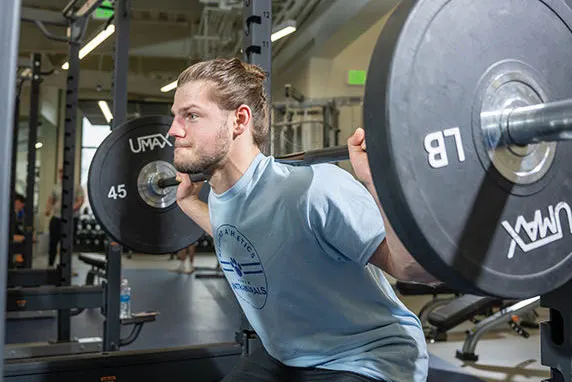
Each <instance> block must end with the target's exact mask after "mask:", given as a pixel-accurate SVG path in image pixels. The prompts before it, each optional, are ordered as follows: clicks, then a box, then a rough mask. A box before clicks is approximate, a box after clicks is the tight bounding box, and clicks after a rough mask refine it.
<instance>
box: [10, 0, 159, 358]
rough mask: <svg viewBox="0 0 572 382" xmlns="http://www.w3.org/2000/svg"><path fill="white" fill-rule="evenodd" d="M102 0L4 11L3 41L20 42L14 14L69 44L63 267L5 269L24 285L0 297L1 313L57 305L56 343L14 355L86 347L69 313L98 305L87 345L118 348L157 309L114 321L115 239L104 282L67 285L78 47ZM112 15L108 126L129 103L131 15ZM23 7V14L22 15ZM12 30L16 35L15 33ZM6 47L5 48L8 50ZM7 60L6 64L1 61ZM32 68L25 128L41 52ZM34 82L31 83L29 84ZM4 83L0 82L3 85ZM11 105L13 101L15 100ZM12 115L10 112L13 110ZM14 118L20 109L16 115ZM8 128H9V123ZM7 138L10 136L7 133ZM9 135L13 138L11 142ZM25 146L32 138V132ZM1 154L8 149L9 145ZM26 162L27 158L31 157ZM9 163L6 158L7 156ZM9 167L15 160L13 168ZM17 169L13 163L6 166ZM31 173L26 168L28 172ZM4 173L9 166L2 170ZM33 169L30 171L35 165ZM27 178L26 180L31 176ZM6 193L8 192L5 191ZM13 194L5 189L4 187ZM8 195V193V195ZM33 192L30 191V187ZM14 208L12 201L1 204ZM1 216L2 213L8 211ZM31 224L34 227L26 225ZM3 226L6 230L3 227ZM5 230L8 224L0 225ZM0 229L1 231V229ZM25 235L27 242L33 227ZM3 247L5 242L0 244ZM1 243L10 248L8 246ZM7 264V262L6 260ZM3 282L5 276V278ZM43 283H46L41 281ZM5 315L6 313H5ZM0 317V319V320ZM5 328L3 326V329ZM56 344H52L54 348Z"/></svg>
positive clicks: (122, 1) (35, 100) (119, 7)
mask: <svg viewBox="0 0 572 382" xmlns="http://www.w3.org/2000/svg"><path fill="white" fill-rule="evenodd" d="M102 1H103V0H88V1H86V2H85V3H84V4H83V6H81V7H80V8H79V9H77V10H75V9H74V8H76V4H77V3H78V0H71V1H70V2H69V3H68V4H67V5H66V7H65V8H64V10H63V11H62V12H61V14H60V13H58V12H50V11H45V10H39V9H34V8H20V4H19V1H18V2H17V3H13V4H11V5H13V6H14V10H13V12H12V13H11V12H6V13H4V14H3V16H6V17H9V19H10V21H11V23H12V24H13V25H14V26H13V30H11V31H10V32H11V33H10V35H8V34H6V36H4V30H3V29H2V32H3V33H2V35H1V36H0V41H3V42H4V41H10V42H11V43H12V44H15V45H14V46H15V47H16V48H17V46H18V37H19V30H18V29H19V24H18V20H19V19H20V17H21V19H22V20H24V21H29V22H34V23H35V24H36V25H37V26H38V28H39V29H40V30H41V31H42V33H43V34H44V35H45V36H46V37H48V38H50V39H52V40H56V41H61V42H66V43H68V46H69V58H68V62H69V69H68V72H67V78H66V80H67V82H66V85H67V86H66V88H67V89H66V100H65V105H66V107H65V122H64V148H63V177H62V211H61V222H62V225H61V227H62V228H61V231H62V235H61V236H62V240H61V250H60V256H61V260H60V265H59V267H58V269H56V270H53V269H24V270H10V271H9V273H8V280H7V281H8V285H9V286H11V285H17V286H19V287H21V288H8V289H6V293H1V294H2V298H5V296H7V300H6V304H5V305H6V311H10V312H23V311H37V310H51V309H56V310H57V311H58V321H57V322H58V335H57V342H58V346H57V347H54V346H52V345H49V346H47V347H44V348H42V349H38V347H34V348H33V349H32V348H31V347H30V349H27V348H26V350H24V351H22V349H23V347H19V348H18V351H17V352H18V353H19V354H23V355H24V356H25V355H26V354H34V355H36V356H38V355H54V354H58V350H57V349H60V350H59V351H60V352H61V353H63V354H66V353H70V352H75V351H76V350H74V349H76V348H78V349H86V348H87V346H85V345H81V346H76V345H78V344H77V343H76V342H75V341H71V316H72V315H75V314H79V313H81V312H82V311H83V309H85V308H97V307H99V308H101V310H102V314H103V315H104V317H105V322H104V333H103V337H104V338H103V344H102V346H101V344H94V346H92V347H89V349H88V350H89V351H97V350H103V351H114V350H118V349H119V347H120V346H122V345H127V344H128V343H131V342H132V341H133V340H134V339H135V337H136V335H137V334H138V333H139V332H140V330H141V326H142V325H143V323H144V322H149V321H153V320H154V315H152V314H149V315H141V316H139V317H138V318H132V319H124V320H120V319H119V294H120V278H121V248H120V247H119V246H117V245H110V246H109V247H108V250H107V254H106V255H107V264H106V268H107V271H106V273H107V279H106V282H105V283H104V284H103V286H87V287H78V286H72V285H71V260H72V254H73V232H74V220H73V204H74V187H75V179H74V178H75V177H74V174H75V171H74V166H75V152H76V150H75V146H76V120H77V119H76V117H77V105H78V87H79V50H80V45H81V42H82V40H83V37H84V35H85V30H86V27H87V22H88V19H89V17H90V15H91V13H92V12H93V11H94V10H95V9H96V8H98V7H99V6H100V4H101V3H102ZM115 4H116V14H115V16H114V22H115V26H116V30H117V39H116V49H115V57H114V59H115V61H114V62H115V68H114V81H113V84H114V86H113V91H114V97H113V98H114V104H113V109H114V115H115V119H114V121H113V126H117V125H118V124H120V123H122V122H123V120H124V119H125V114H126V104H127V89H126V87H127V79H126V75H123V73H126V72H127V64H128V61H127V60H128V56H127V54H128V43H129V39H128V37H129V18H128V16H129V15H128V12H127V10H128V9H129V7H128V0H117V1H116V3H115ZM20 12H21V14H20ZM44 24H51V25H56V26H60V27H66V28H67V36H66V37H62V36H56V35H53V34H52V33H50V32H49V31H48V30H47V29H46V28H45V25H44ZM7 25H10V23H8V24H6V23H2V26H3V27H4V26H7ZM12 32H13V33H12ZM5 51H9V50H5ZM9 57H12V58H13V60H8V61H13V62H14V63H15V62H16V59H17V57H18V55H17V50H16V51H14V52H13V54H10V55H9ZM3 64H4V63H3ZM32 66H33V74H32V102H31V104H32V105H31V106H32V109H31V111H32V112H31V116H30V126H31V127H32V124H33V127H36V126H37V122H38V108H39V107H38V105H39V87H38V85H39V79H40V69H41V61H40V56H39V55H34V56H33V60H32ZM2 73H3V74H4V75H10V76H12V77H14V78H15V75H14V74H15V70H13V69H10V68H6V69H4V70H3V71H2ZM34 81H36V82H35V83H34ZM0 84H1V83H0ZM6 89H10V90H13V89H14V84H12V85H7V86H6ZM8 98H12V99H13V98H15V97H14V96H13V95H12V94H10V93H9V94H8ZM12 108H13V109H14V106H12ZM10 114H12V116H14V114H13V113H10ZM0 117H2V118H6V117H9V116H8V115H3V114H0ZM14 118H15V119H16V120H17V115H16V116H14ZM16 120H14V121H7V122H9V123H10V125H5V126H10V127H12V126H15V123H16ZM9 130H11V131H10V132H8V134H9V133H12V134H13V131H12V129H9ZM7 139H9V140H10V136H9V135H8V136H7ZM10 141H11V140H10ZM29 144H30V145H34V144H35V137H34V138H33V142H29ZM5 152H8V153H12V151H11V150H7V151H5ZM28 161H29V163H28V167H30V166H32V169H33V168H34V167H33V166H35V157H34V156H31V155H29V157H28ZM30 162H31V163H30ZM6 163H10V162H9V161H6ZM11 167H12V166H11ZM11 170H12V171H14V170H13V169H11ZM29 172H30V171H29ZM7 174H8V176H10V175H12V176H13V174H10V170H9V171H7ZM32 174H33V175H34V171H33V170H32ZM28 183H30V182H29V181H28ZM3 184H4V185H11V182H5V183H3ZM10 191H11V190H10ZM9 194H10V193H9ZM9 194H8V195H9ZM28 194H30V184H28ZM32 195H33V189H32ZM6 205H7V206H11V202H9V203H6ZM29 215H30V216H28V218H29V219H32V221H33V214H29ZM5 216H6V215H5ZM30 227H31V226H30ZM0 229H3V228H2V227H1V226H0ZM4 231H6V232H8V230H4ZM4 231H2V233H4ZM31 231H32V230H31V229H30V230H29V234H30V240H29V241H28V242H29V244H30V245H31V234H32V232H31ZM0 245H2V243H0ZM5 248H8V247H7V246H5ZM5 264H6V265H8V261H6V262H5ZM1 273H2V277H5V275H6V272H5V271H4V270H3V271H2V272H1ZM2 285H3V287H4V288H6V280H4V281H3V282H2ZM46 285H48V286H46ZM3 318H4V317H3ZM3 324H4V320H2V325H3ZM121 325H134V328H133V330H132V333H131V334H130V336H129V337H128V338H127V339H124V340H122V339H121V338H120V335H121V330H120V329H121ZM3 328H4V327H0V329H2V333H4V330H3ZM56 348H57V349H56Z"/></svg>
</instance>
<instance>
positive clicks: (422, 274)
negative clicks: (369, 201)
mask: <svg viewBox="0 0 572 382" xmlns="http://www.w3.org/2000/svg"><path fill="white" fill-rule="evenodd" d="M366 188H367V189H368V191H369V192H370V194H371V195H372V196H373V198H374V199H375V203H376V204H377V207H378V208H379V211H380V212H381V216H382V217H383V223H384V226H385V240H386V242H387V246H388V249H389V250H388V251H387V252H388V253H387V255H386V266H387V267H388V268H389V269H391V272H390V273H391V275H392V276H393V277H395V278H396V279H399V280H402V281H415V282H419V283H425V284H433V283H438V282H439V280H437V279H436V278H434V277H433V276H432V275H431V274H429V273H428V272H427V271H426V270H425V269H424V268H423V267H422V266H421V265H419V263H418V262H417V261H416V260H415V259H414V258H413V256H411V254H410V253H409V251H407V249H406V248H405V246H404V245H403V244H402V243H401V240H399V237H398V236H397V234H396V233H395V231H394V230H393V227H392V226H391V224H390V223H389V220H388V219H387V215H385V211H383V208H382V207H381V202H380V201H379V197H378V196H377V191H376V189H375V186H374V185H373V184H366Z"/></svg>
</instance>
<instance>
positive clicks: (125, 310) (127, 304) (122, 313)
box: [119, 277, 131, 318]
mask: <svg viewBox="0 0 572 382" xmlns="http://www.w3.org/2000/svg"><path fill="white" fill-rule="evenodd" d="M119 301H120V302H119V318H129V317H131V287H130V286H129V282H128V281H127V279H126V278H125V277H124V278H122V279H121V293H120V298H119Z"/></svg>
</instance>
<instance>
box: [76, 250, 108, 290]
mask: <svg viewBox="0 0 572 382" xmlns="http://www.w3.org/2000/svg"><path fill="white" fill-rule="evenodd" d="M78 258H79V259H80V260H81V261H83V262H84V263H86V264H88V265H91V269H90V270H89V271H88V272H87V274H86V276H85V285H93V283H94V280H95V278H96V277H101V278H103V279H105V278H106V275H105V268H106V267H107V259H106V258H105V255H100V254H97V253H80V254H79V256H78Z"/></svg>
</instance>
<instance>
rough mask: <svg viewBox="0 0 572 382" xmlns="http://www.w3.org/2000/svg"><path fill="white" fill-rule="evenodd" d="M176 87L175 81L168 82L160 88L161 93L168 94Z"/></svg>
mask: <svg viewBox="0 0 572 382" xmlns="http://www.w3.org/2000/svg"><path fill="white" fill-rule="evenodd" d="M176 87H177V81H173V82H169V83H168V84H167V85H165V86H163V87H162V88H161V91H162V92H163V93H167V92H170V91H171V90H173V89H175V88H176Z"/></svg>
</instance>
